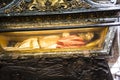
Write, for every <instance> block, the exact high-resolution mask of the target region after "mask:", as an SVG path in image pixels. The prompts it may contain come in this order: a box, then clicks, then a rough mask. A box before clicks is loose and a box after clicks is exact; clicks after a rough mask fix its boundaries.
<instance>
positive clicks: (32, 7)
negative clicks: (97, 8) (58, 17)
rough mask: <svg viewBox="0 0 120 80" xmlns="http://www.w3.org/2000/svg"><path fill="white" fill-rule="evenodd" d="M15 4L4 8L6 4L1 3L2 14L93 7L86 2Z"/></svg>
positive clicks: (26, 1)
mask: <svg viewBox="0 0 120 80" xmlns="http://www.w3.org/2000/svg"><path fill="white" fill-rule="evenodd" d="M15 2H16V3H15ZM15 2H14V4H12V5H10V6H9V7H6V6H8V5H5V6H4V3H0V4H3V6H1V7H0V12H3V11H4V12H5V13H9V12H21V11H55V10H69V9H75V8H90V7H91V6H90V4H88V3H87V2H85V1H84V0H20V1H15ZM2 8H4V9H2Z"/></svg>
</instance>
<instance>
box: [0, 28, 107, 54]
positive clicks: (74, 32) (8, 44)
mask: <svg viewBox="0 0 120 80" xmlns="http://www.w3.org/2000/svg"><path fill="white" fill-rule="evenodd" d="M107 30H108V27H102V28H100V27H99V28H98V27H97V28H79V29H62V30H42V31H24V32H5V33H1V34H0V44H1V48H2V49H4V50H6V51H18V50H20V51H26V50H27V51H33V50H34V51H33V52H36V51H38V52H42V51H49V50H51V51H74V50H99V49H103V47H104V46H103V44H104V40H105V36H106V33H107Z"/></svg>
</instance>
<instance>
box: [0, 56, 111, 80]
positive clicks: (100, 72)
mask: <svg viewBox="0 0 120 80" xmlns="http://www.w3.org/2000/svg"><path fill="white" fill-rule="evenodd" d="M0 80H113V79H112V76H111V73H110V71H109V67H108V65H107V62H106V61H105V60H104V59H94V58H85V57H84V58H83V57H82V58H69V59H68V58H67V59H62V58H42V59H37V58H36V59H33V58H31V59H27V60H1V62H0Z"/></svg>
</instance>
